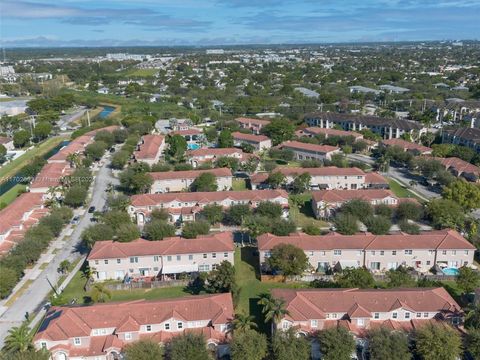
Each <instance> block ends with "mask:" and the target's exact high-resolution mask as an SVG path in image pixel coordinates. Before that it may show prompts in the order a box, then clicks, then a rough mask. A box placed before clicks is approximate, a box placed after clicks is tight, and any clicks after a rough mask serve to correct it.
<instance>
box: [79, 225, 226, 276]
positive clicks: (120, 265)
mask: <svg viewBox="0 0 480 360" xmlns="http://www.w3.org/2000/svg"><path fill="white" fill-rule="evenodd" d="M234 250H235V247H234V245H233V235H232V233H231V232H221V233H216V234H211V235H199V236H198V237H197V238H196V239H184V238H181V237H171V238H165V239H163V240H162V241H148V240H143V239H137V240H134V241H131V242H128V243H122V242H116V241H97V242H96V243H95V245H94V246H93V248H92V250H91V251H90V254H89V255H88V257H87V261H88V264H89V266H90V268H91V269H95V278H94V279H95V281H103V280H112V279H113V280H124V279H127V278H128V279H133V280H135V279H159V280H168V279H176V278H177V277H178V276H179V275H182V274H185V273H188V274H191V273H198V272H208V271H210V270H214V269H215V268H216V267H217V265H218V264H220V263H221V262H222V261H228V262H230V263H231V264H232V265H233V262H234V260H233V254H234Z"/></svg>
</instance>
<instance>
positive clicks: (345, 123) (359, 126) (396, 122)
mask: <svg viewBox="0 0 480 360" xmlns="http://www.w3.org/2000/svg"><path fill="white" fill-rule="evenodd" d="M305 122H306V123H307V125H308V126H319V127H321V128H328V129H330V128H333V127H334V126H335V125H340V126H341V127H342V128H343V129H344V130H348V131H361V130H363V129H370V130H371V131H373V132H374V133H377V134H378V135H380V136H381V137H382V138H383V139H393V138H399V137H401V136H402V135H403V134H410V135H416V134H418V136H420V135H423V134H424V133H425V132H426V131H427V129H426V128H425V127H424V126H423V125H422V124H420V123H419V122H416V121H410V120H401V119H395V118H382V117H378V116H371V115H357V114H340V113H331V112H316V113H311V114H307V115H305Z"/></svg>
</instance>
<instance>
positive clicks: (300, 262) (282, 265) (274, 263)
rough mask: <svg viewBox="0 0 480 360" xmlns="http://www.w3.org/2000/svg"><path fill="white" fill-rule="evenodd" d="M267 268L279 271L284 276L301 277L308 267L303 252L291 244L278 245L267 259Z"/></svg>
mask: <svg viewBox="0 0 480 360" xmlns="http://www.w3.org/2000/svg"><path fill="white" fill-rule="evenodd" d="M266 262H267V264H268V266H269V267H270V268H271V269H273V270H277V271H281V273H282V274H283V275H284V276H293V275H301V274H303V273H304V272H305V270H307V268H308V266H309V262H308V258H307V255H305V252H304V251H303V250H302V249H300V248H298V247H296V246H295V245H292V244H278V245H275V246H274V247H273V248H272V251H271V255H270V257H268V258H267V261H266Z"/></svg>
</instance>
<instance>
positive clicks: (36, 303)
mask: <svg viewBox="0 0 480 360" xmlns="http://www.w3.org/2000/svg"><path fill="white" fill-rule="evenodd" d="M110 156H111V155H110V154H107V155H106V157H105V158H104V159H103V160H102V161H103V162H104V163H103V165H102V166H101V167H100V169H99V171H98V173H97V175H96V176H95V182H94V185H93V191H92V194H93V195H92V197H91V201H90V204H88V206H87V207H89V206H95V207H96V208H97V209H99V210H101V209H102V208H103V207H104V205H105V202H106V198H107V193H106V192H105V190H106V189H107V186H108V184H109V183H114V184H117V179H116V178H114V177H113V176H112V171H111V169H110V168H109V167H108V165H109V164H110ZM87 207H86V208H87ZM92 215H93V214H89V213H87V212H86V211H85V212H84V214H83V215H82V216H81V220H80V222H79V223H78V225H77V226H76V227H75V229H74V230H73V232H72V234H71V236H70V237H66V241H65V243H64V244H63V246H62V248H61V250H59V251H58V252H57V253H56V254H55V256H54V258H53V259H52V260H51V261H50V262H49V264H48V266H47V267H46V268H45V269H44V270H43V271H42V272H41V274H40V275H39V276H38V277H37V278H36V279H35V280H33V282H32V283H31V285H30V286H29V288H28V289H27V290H26V291H25V292H24V293H23V294H22V295H21V296H20V297H19V298H18V299H17V300H16V301H15V303H13V304H12V305H11V306H10V307H9V308H8V309H7V310H6V311H5V312H4V313H3V314H2V316H0V347H2V346H3V342H4V339H5V336H6V335H7V332H8V330H9V329H10V328H11V327H13V326H19V325H20V324H21V323H22V322H23V321H24V320H25V314H26V312H28V313H29V314H32V315H33V314H34V313H36V312H37V311H38V310H40V309H41V308H42V307H43V305H44V304H45V300H46V298H47V297H48V295H49V293H50V291H51V290H52V289H51V287H50V285H49V283H48V280H49V281H50V282H51V283H52V284H54V285H57V282H58V280H59V278H60V276H61V274H59V273H58V272H57V269H58V267H59V265H60V263H61V262H62V261H63V260H69V261H70V262H74V261H75V260H77V259H78V258H79V257H80V256H81V254H80V253H79V251H78V248H79V245H80V243H81V239H80V236H81V234H82V231H83V230H84V229H85V228H87V227H88V226H89V225H90V224H92V223H91V221H90V219H91V218H92ZM47 278H48V280H47Z"/></svg>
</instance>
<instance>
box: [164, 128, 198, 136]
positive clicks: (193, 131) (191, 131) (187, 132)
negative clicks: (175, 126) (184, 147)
mask: <svg viewBox="0 0 480 360" xmlns="http://www.w3.org/2000/svg"><path fill="white" fill-rule="evenodd" d="M200 134H202V132H201V131H200V130H197V129H187V130H176V131H172V132H170V133H169V135H172V136H173V135H181V136H187V135H190V136H193V135H200Z"/></svg>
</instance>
